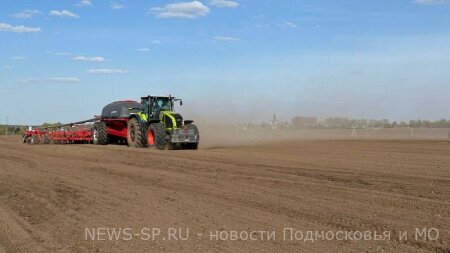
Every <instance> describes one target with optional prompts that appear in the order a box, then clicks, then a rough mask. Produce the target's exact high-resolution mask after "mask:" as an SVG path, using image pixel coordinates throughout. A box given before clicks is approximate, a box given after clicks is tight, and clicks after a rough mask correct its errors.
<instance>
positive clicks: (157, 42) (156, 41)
mask: <svg viewBox="0 0 450 253" xmlns="http://www.w3.org/2000/svg"><path fill="white" fill-rule="evenodd" d="M152 43H153V44H162V42H161V41H160V40H153V41H152Z"/></svg>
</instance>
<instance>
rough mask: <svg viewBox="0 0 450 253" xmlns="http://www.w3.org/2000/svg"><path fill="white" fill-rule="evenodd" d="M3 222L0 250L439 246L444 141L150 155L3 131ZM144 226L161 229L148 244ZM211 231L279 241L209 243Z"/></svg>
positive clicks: (443, 243)
mask: <svg viewBox="0 0 450 253" xmlns="http://www.w3.org/2000/svg"><path fill="white" fill-rule="evenodd" d="M211 146H214V145H211ZM0 224H1V226H0V252H49V251H58V252H121V251H127V252H164V251H165V252H217V251H220V252H222V251H227V252H249V251H251V252H262V251H265V252H300V251H302V252H304V251H307V252H311V251H318V252H334V251H339V252H363V251H364V252H366V251H368V252H383V251H386V252H412V251H418V252H427V251H431V252H448V251H449V250H450V230H449V229H450V143H448V142H447V141H442V140H441V141H438V140H434V141H425V140H397V141H389V140H303V141H284V142H273V143H257V144H252V145H250V146H241V147H237V146H234V147H233V146H229V147H217V146H215V147H214V148H201V149H199V150H197V151H184V150H182V151H158V150H151V149H132V148H127V147H126V146H119V145H108V146H95V145H27V144H20V143H19V139H18V138H14V137H1V138H0ZM96 228H97V229H98V228H109V229H112V228H116V229H119V228H129V229H132V232H131V233H133V238H132V239H131V240H126V239H129V238H126V236H122V237H121V238H119V239H118V240H115V239H112V240H109V239H107V240H102V241H99V240H92V239H91V238H89V237H88V238H86V237H87V232H86V229H90V230H89V231H92V229H96ZM145 228H148V229H152V228H158V229H160V230H161V235H160V236H159V237H157V238H155V240H148V238H147V237H146V236H143V234H142V232H143V229H145ZM169 228H182V229H183V231H185V230H186V229H189V238H188V240H174V239H173V238H172V239H171V240H169V238H168V237H167V236H166V234H167V230H168V229H169ZM284 228H295V229H296V230H299V231H302V232H303V233H304V235H305V236H304V237H307V236H306V235H307V233H308V232H307V231H318V232H319V233H321V231H324V232H327V231H332V233H337V232H338V231H362V232H364V231H371V232H376V233H377V234H382V233H386V232H385V231H390V240H373V238H372V239H371V240H336V239H333V240H324V239H323V238H315V237H314V239H318V240H314V242H311V241H305V240H303V239H304V238H303V239H302V240H298V241H297V240H289V239H290V238H284V237H283V229H284ZM416 228H417V229H419V230H420V231H422V229H423V228H426V229H433V228H435V229H436V230H438V231H439V238H438V239H437V240H431V239H430V238H429V239H428V240H423V238H418V239H417V240H416V239H415V238H414V236H415V231H416ZM145 231H146V233H147V232H148V230H145ZM216 231H225V232H226V233H228V232H229V231H248V232H251V231H275V233H276V234H275V236H276V237H275V240H266V239H267V238H265V239H264V240H256V241H252V240H230V239H228V240H215V239H214V237H213V238H212V239H213V240H211V238H210V234H211V233H212V234H215V233H216ZM227 231H228V232H227ZM402 231H407V232H408V238H407V239H406V240H400V239H399V233H401V232H402ZM128 232H130V230H128ZM225 232H224V233H225ZM230 233H231V232H230ZM433 233H435V230H431V233H430V236H431V237H432V238H433V239H434V238H435V234H433ZM258 238H259V237H258ZM97 239H98V238H97ZM178 239H179V238H178ZM241 239H242V238H241ZM271 239H273V238H271ZM385 239H386V238H385Z"/></svg>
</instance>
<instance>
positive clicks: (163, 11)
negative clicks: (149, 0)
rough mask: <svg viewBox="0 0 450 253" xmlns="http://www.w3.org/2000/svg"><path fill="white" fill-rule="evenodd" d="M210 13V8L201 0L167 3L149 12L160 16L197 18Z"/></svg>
mask: <svg viewBox="0 0 450 253" xmlns="http://www.w3.org/2000/svg"><path fill="white" fill-rule="evenodd" d="M208 13H209V8H208V7H207V6H206V5H204V4H202V3H201V2H199V1H192V2H181V3H173V4H167V5H165V6H164V7H154V8H151V10H150V12H149V14H152V15H155V16H156V17H158V18H197V17H201V16H206V15H208Z"/></svg>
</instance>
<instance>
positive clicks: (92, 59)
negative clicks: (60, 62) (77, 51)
mask: <svg viewBox="0 0 450 253" xmlns="http://www.w3.org/2000/svg"><path fill="white" fill-rule="evenodd" d="M73 59H74V60H75V61H89V62H104V61H105V58H103V57H100V56H96V57H88V56H76V57H74V58H73Z"/></svg>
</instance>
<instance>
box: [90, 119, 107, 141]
mask: <svg viewBox="0 0 450 253" xmlns="http://www.w3.org/2000/svg"><path fill="white" fill-rule="evenodd" d="M92 142H93V143H94V144H95V145H106V144H108V127H107V126H106V124H105V122H103V121H99V122H95V123H94V127H93V128H92Z"/></svg>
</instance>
